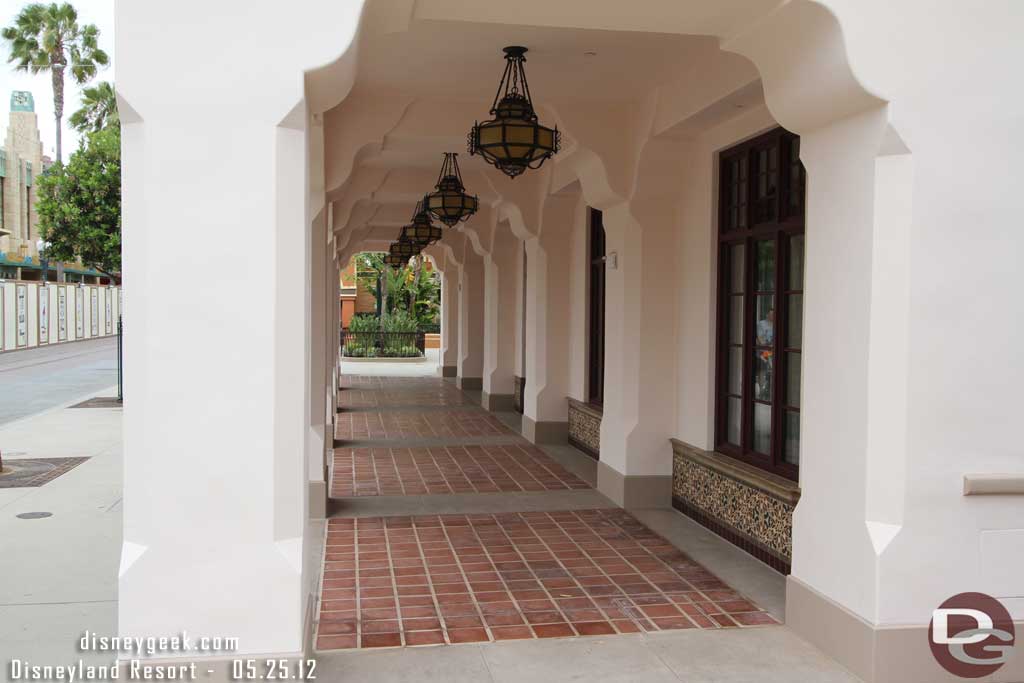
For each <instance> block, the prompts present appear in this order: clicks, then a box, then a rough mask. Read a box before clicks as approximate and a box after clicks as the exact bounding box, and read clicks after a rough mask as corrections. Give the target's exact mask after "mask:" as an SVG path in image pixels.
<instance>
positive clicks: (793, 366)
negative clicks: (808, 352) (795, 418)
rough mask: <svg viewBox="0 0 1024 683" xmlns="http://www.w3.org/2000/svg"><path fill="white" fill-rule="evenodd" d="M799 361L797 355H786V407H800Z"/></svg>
mask: <svg viewBox="0 0 1024 683" xmlns="http://www.w3.org/2000/svg"><path fill="white" fill-rule="evenodd" d="M800 361H801V357H800V354H799V353H795V352H793V351H789V352H787V353H786V405H788V406H793V407H794V408H799V407H800Z"/></svg>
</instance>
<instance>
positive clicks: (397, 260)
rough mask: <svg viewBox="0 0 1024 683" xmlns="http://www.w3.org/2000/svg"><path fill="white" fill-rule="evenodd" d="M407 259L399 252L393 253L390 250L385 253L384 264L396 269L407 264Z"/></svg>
mask: <svg viewBox="0 0 1024 683" xmlns="http://www.w3.org/2000/svg"><path fill="white" fill-rule="evenodd" d="M406 262H407V259H403V258H402V257H401V256H399V255H398V254H394V253H391V252H390V251H389V252H388V253H387V254H385V255H384V265H386V266H391V267H392V268H394V269H395V270H398V269H399V268H402V267H403V266H405V264H406Z"/></svg>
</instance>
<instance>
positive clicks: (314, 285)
mask: <svg viewBox="0 0 1024 683" xmlns="http://www.w3.org/2000/svg"><path fill="white" fill-rule="evenodd" d="M325 214H326V210H322V211H320V212H319V213H318V214H317V216H316V217H315V218H314V219H313V222H312V235H311V241H310V242H311V244H310V255H311V272H310V281H309V301H310V321H309V340H310V352H309V378H308V382H309V395H310V410H309V420H310V422H309V436H308V438H309V447H308V453H309V494H310V497H309V507H310V515H311V516H312V517H315V518H321V517H324V516H326V514H327V449H328V448H331V446H332V445H333V442H332V439H331V438H330V433H329V432H328V430H327V421H326V415H327V387H328V382H327V344H328V339H327V328H328V311H327V306H326V301H327V299H328V293H329V289H331V288H330V283H329V281H328V279H327V275H328V261H329V260H330V258H331V255H330V254H329V253H328V250H327V222H326V216H325ZM330 293H333V290H331V291H330Z"/></svg>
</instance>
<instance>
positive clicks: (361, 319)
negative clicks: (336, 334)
mask: <svg viewBox="0 0 1024 683" xmlns="http://www.w3.org/2000/svg"><path fill="white" fill-rule="evenodd" d="M379 327H380V323H379V322H378V321H377V317H376V316H374V315H370V314H368V313H360V314H358V315H354V316H352V320H350V321H349V323H348V331H349V332H376V331H377V329H378V328H379Z"/></svg>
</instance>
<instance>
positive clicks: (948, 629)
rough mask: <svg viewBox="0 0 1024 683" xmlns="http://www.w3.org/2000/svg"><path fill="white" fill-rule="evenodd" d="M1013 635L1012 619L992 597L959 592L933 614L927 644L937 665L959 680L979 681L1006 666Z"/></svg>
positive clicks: (1014, 634) (1014, 635)
mask: <svg viewBox="0 0 1024 683" xmlns="http://www.w3.org/2000/svg"><path fill="white" fill-rule="evenodd" d="M1015 637H1016V633H1015V632H1014V628H1013V619H1011V618H1010V613H1009V612H1007V611H1006V608H1005V607H1003V605H1002V603H1000V602H999V601H998V600H996V599H995V598H993V597H991V596H989V595H985V594H984V593H960V594H958V595H954V596H953V597H951V598H950V599H949V600H946V601H945V602H944V603H942V604H941V605H939V608H938V609H936V610H934V611H933V612H932V621H931V624H929V625H928V645H930V646H931V648H932V655H933V656H934V657H935V660H936V661H937V662H938V663H939V665H940V666H941V667H942V668H943V669H945V670H946V671H948V672H949V673H951V674H953V675H954V676H960V677H961V678H981V677H982V676H988V675H990V674H992V673H995V672H996V671H997V670H998V669H999V667H1001V666H1002V665H1003V664H1005V663H1006V661H1007V659H1009V657H1010V650H1011V649H1012V648H1013V643H1014V639H1015Z"/></svg>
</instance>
